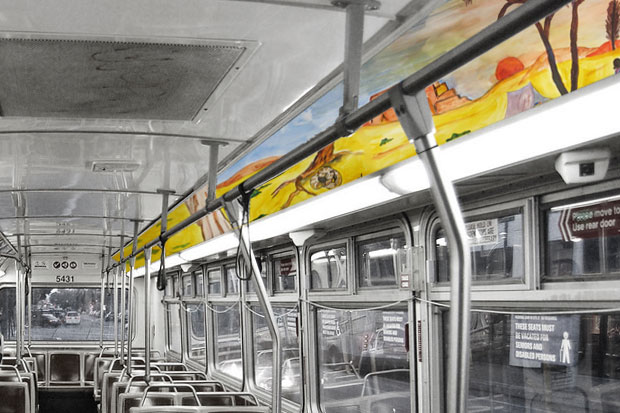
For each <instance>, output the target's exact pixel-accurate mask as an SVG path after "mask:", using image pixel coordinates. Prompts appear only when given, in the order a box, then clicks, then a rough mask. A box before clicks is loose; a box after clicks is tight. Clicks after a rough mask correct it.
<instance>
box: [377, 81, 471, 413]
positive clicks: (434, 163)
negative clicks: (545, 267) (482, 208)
mask: <svg viewBox="0 0 620 413" xmlns="http://www.w3.org/2000/svg"><path fill="white" fill-rule="evenodd" d="M389 93H390V99H391V101H392V105H393V107H394V110H395V111H396V114H397V115H398V119H399V121H400V123H401V125H402V127H403V130H404V131H405V133H406V134H407V137H408V138H409V141H410V142H411V143H413V144H414V146H415V149H416V152H417V153H418V156H419V157H420V159H421V160H422V163H423V164H424V168H425V170H426V174H427V176H428V180H429V183H430V190H431V194H432V196H433V201H434V204H435V208H436V209H437V213H438V214H439V219H440V220H441V225H442V226H443V228H444V230H445V231H446V236H447V238H448V248H449V252H450V335H449V348H448V377H447V392H446V407H447V409H446V411H447V412H448V413H464V412H466V411H467V392H468V385H469V330H470V324H469V320H470V307H471V303H470V290H471V265H470V256H469V247H468V244H467V236H466V232H465V221H464V220H463V215H462V213H461V209H460V206H459V203H458V199H457V197H456V191H455V190H454V185H453V184H452V182H451V180H450V179H449V178H448V177H446V176H445V172H443V170H442V167H441V161H440V157H439V155H440V151H439V147H438V146H437V142H436V140H435V137H434V133H435V127H434V125H433V118H432V115H431V112H430V109H429V107H428V101H427V98H426V93H425V91H424V90H422V91H420V92H418V93H417V94H415V95H405V94H404V93H403V91H402V89H401V88H400V87H394V88H392V89H390V92H389ZM411 179H415V177H411Z"/></svg>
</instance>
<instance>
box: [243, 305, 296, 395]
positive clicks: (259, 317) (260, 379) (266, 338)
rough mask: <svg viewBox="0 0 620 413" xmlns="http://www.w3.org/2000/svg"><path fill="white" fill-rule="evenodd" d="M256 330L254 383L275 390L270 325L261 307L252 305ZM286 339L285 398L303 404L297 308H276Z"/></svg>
mask: <svg viewBox="0 0 620 413" xmlns="http://www.w3.org/2000/svg"><path fill="white" fill-rule="evenodd" d="M252 311H253V314H252V329H253V331H254V380H255V381H256V385H257V386H258V387H260V388H263V389H265V390H269V391H271V386H272V377H273V372H272V369H273V364H272V363H273V348H272V340H271V335H270V334H269V329H268V328H267V323H266V321H265V317H264V315H263V313H262V310H261V309H260V307H259V306H252ZM273 312H274V315H275V316H276V320H277V322H278V329H279V330H280V338H281V340H282V396H283V397H285V398H287V399H289V400H291V401H294V402H296V403H299V402H300V400H301V398H300V394H301V384H302V382H301V364H300V357H299V342H298V337H297V315H298V311H297V306H293V307H290V306H289V307H282V306H278V307H274V308H273Z"/></svg>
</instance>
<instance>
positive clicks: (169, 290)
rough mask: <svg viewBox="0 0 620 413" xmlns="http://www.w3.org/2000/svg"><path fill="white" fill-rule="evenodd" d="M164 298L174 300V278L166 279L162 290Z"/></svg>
mask: <svg viewBox="0 0 620 413" xmlns="http://www.w3.org/2000/svg"><path fill="white" fill-rule="evenodd" d="M164 297H166V298H174V277H170V276H168V277H167V279H166V288H165V289H164Z"/></svg>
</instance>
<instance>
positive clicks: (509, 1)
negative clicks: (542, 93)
mask: <svg viewBox="0 0 620 413" xmlns="http://www.w3.org/2000/svg"><path fill="white" fill-rule="evenodd" d="M463 1H464V3H465V5H466V6H467V5H470V4H472V2H473V0H463ZM504 1H505V3H506V4H504V5H503V6H502V8H501V10H500V12H499V14H498V16H497V19H498V20H499V19H501V18H502V17H503V16H504V15H505V14H506V12H508V9H510V7H512V6H514V5H517V4H524V3H527V2H528V0H504ZM583 2H584V0H574V1H573V2H572V20H571V32H570V42H571V47H570V50H571V91H572V90H575V89H577V85H578V80H579V49H578V47H577V29H578V27H579V13H578V8H579V6H580V5H581V3H583ZM553 16H555V13H552V14H550V15H548V16H547V17H545V19H544V20H543V21H542V22H536V23H535V24H534V26H535V27H536V30H538V34H539V35H540V39H541V40H542V42H543V45H544V46H545V52H546V53H547V60H548V61H549V70H550V71H551V78H552V79H553V83H554V84H555V86H556V87H557V89H558V91H559V92H560V94H561V95H566V94H567V93H568V90H567V89H566V86H565V85H564V81H563V80H562V76H561V75H560V71H559V70H558V64H557V61H556V59H555V54H554V52H553V46H551V41H550V40H549V35H550V32H551V21H552V20H553Z"/></svg>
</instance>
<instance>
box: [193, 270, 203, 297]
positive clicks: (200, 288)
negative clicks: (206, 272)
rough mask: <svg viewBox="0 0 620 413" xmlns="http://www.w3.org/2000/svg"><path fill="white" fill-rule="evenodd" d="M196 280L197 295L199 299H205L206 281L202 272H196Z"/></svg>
mask: <svg viewBox="0 0 620 413" xmlns="http://www.w3.org/2000/svg"><path fill="white" fill-rule="evenodd" d="M194 279H195V280H196V295H197V296H198V297H204V295H205V290H204V280H203V278H202V271H194Z"/></svg>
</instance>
